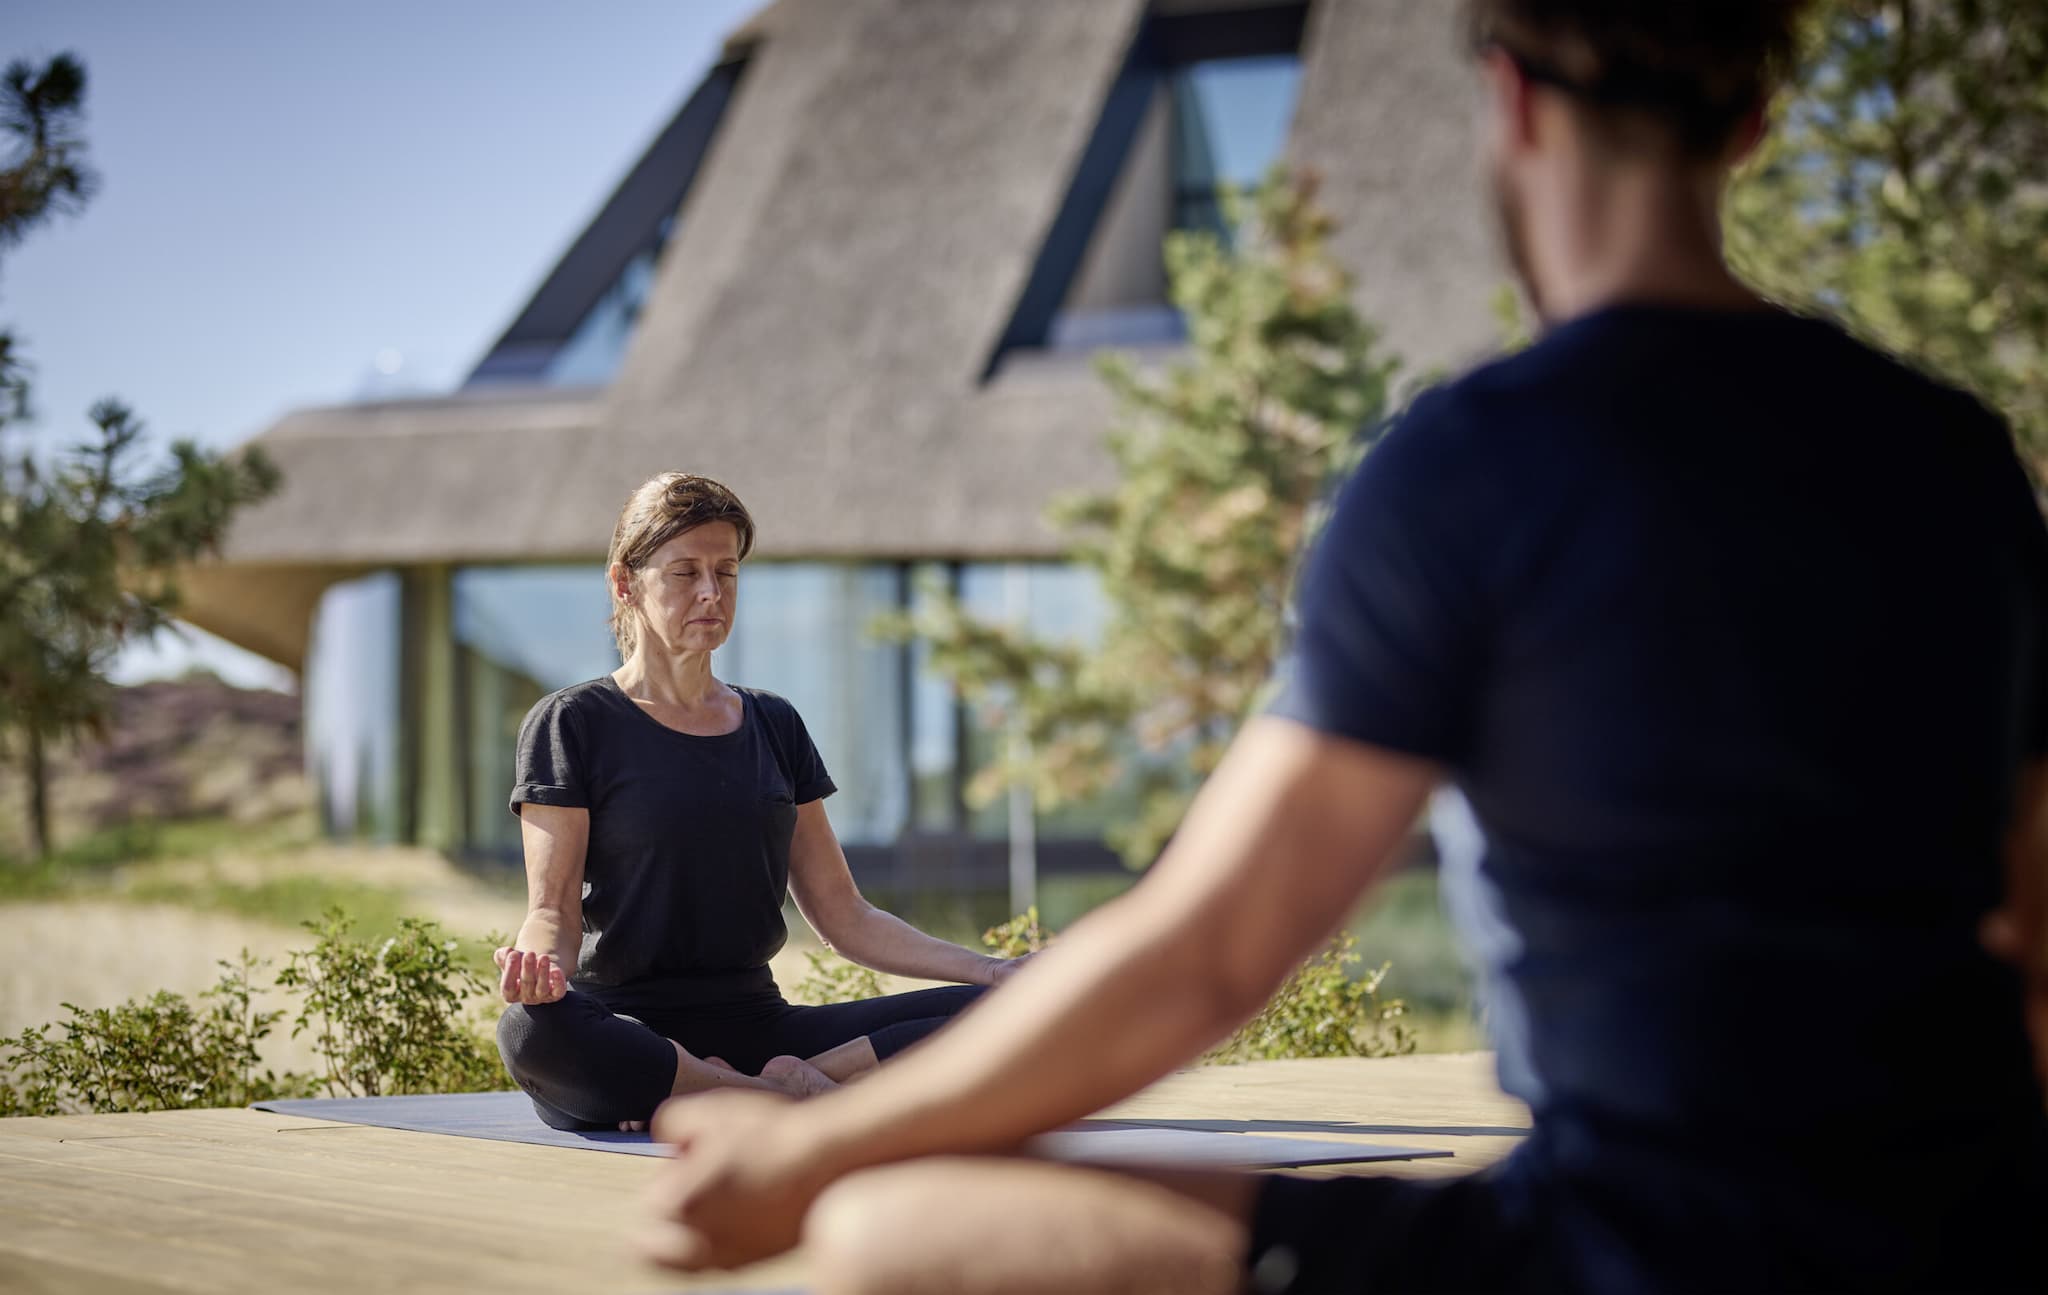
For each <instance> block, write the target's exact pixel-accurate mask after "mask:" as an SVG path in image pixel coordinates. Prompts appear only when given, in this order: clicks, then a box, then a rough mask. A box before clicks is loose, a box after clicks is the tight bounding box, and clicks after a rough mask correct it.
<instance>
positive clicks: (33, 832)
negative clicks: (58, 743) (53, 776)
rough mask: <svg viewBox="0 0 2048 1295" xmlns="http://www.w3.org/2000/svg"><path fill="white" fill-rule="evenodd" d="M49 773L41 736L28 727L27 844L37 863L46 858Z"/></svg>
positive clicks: (48, 830) (48, 851)
mask: <svg viewBox="0 0 2048 1295" xmlns="http://www.w3.org/2000/svg"><path fill="white" fill-rule="evenodd" d="M49 780H50V774H49V769H48V767H47V766H46V765H45V764H44V762H43V733H42V730H41V729H39V728H37V727H36V726H35V725H33V724H30V725H29V726H28V841H29V851H30V853H31V854H32V855H33V856H34V857H35V861H36V862H37V863H41V862H42V861H43V860H45V859H47V858H49V857H50V787H49Z"/></svg>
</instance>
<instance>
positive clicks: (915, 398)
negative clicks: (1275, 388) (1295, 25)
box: [194, 0, 1502, 643]
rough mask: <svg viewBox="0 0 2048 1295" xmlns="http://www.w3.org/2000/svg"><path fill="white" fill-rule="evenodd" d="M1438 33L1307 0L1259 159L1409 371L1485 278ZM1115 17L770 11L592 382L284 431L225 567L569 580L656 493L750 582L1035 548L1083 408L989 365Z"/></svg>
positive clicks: (1117, 26) (919, 0) (1052, 5)
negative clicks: (734, 552) (702, 528)
mask: <svg viewBox="0 0 2048 1295" xmlns="http://www.w3.org/2000/svg"><path fill="white" fill-rule="evenodd" d="M1199 7H1201V6H1199V5H1189V4H1181V5H1179V6H1178V8H1179V9H1181V10H1186V9H1188V8H1199ZM1454 8H1455V6H1451V5H1447V4H1433V3H1432V4H1416V3H1413V2H1412V0H1341V2H1337V0H1320V2H1319V3H1317V4H1316V5H1315V6H1314V8H1313V9H1312V10H1311V17H1310V21H1309V24H1308V29H1307V35H1306V39H1305V48H1304V50H1303V62H1304V76H1303V85H1302V98H1301V102H1300V105H1299V108H1298V110H1297V117H1296V125H1295V131H1294V136H1293V142H1292V145H1291V150H1292V152H1293V154H1294V156H1295V157H1296V158H1298V159H1299V160H1301V161H1304V162H1307V163H1310V164H1312V165H1314V166H1315V167H1316V168H1317V169H1318V170H1319V171H1320V172H1321V173H1322V175H1323V177H1324V195H1325V199H1326V201H1327V202H1328V203H1329V204H1330V205H1331V206H1332V207H1333V208H1334V209H1335V210H1336V211H1337V213H1338V214H1339V216H1340V218H1341V220H1342V222H1343V232H1342V237H1341V240H1340V242H1339V245H1338V250H1339V252H1340V254H1341V255H1342V256H1343V258H1344V259H1345V260H1346V261H1347V262H1348V263H1349V264H1350V265H1351V266H1352V267H1353V268H1354V269H1355V270H1356V271H1357V272H1358V275H1359V280H1360V282H1359V297H1360V301H1361V304H1362V305H1363V306H1364V308H1365V309H1366V310H1367V311H1368V312H1369V313H1370V315H1371V316H1372V317H1373V318H1374V319H1375V320H1377V321H1378V322H1380V323H1381V324H1382V325H1383V326H1384V328H1385V330H1386V332H1387V333H1388V336H1389V339H1390V341H1391V343H1392V344H1393V345H1394V346H1395V347H1396V348H1397V349H1400V350H1401V351H1403V352H1404V353H1406V354H1409V355H1410V356H1411V357H1413V358H1414V359H1415V360H1416V361H1418V362H1419V363H1420V364H1422V365H1429V364H1443V363H1448V362H1454V361H1456V360H1459V359H1462V358H1465V357H1467V356H1469V355H1470V354H1471V353H1472V352H1473V350H1474V348H1475V347H1477V346H1481V345H1484V344H1485V342H1486V341H1487V339H1488V338H1489V337H1490V336H1491V331H1492V325H1491V323H1490V320H1489V317H1488V315H1487V299H1488V296H1489V293H1490V292H1491V290H1492V286H1493V285H1494V284H1495V283H1497V282H1499V281H1500V280H1501V278H1502V271H1501V270H1500V269H1499V267H1498V266H1497V264H1496V261H1495V258H1494V253H1493V248H1492V244H1491V239H1490V235H1489V232H1488V230H1487V228H1486V225H1485V223H1484V221H1483V219H1482V216H1483V209H1482V208H1481V207H1480V205H1479V204H1478V202H1477V201H1476V196H1475V194H1476V185H1475V183H1474V177H1475V174H1476V172H1475V168H1474V165H1473V162H1472V159H1471V152H1470V149H1471V141H1470V138H1469V132H1470V129H1471V127H1470V121H1471V112H1470V108H1469V106H1468V102H1467V95H1468V93H1469V90H1468V86H1467V76H1466V73H1465V72H1464V70H1463V69H1462V67H1461V66H1460V64H1459V62H1458V60H1457V59H1456V57H1455V51H1454V45H1453V40H1452V33H1451V23H1450V21H1449V19H1450V14H1451V11H1452V10H1453V9H1454ZM1144 15H1145V4H1144V3H1143V0H776V3H774V4H773V5H771V6H768V7H767V8H765V9H764V10H763V11H761V13H759V14H757V15H756V17H755V18H754V19H752V20H750V21H749V23H748V24H747V26H746V27H744V28H743V29H742V30H741V31H740V32H737V33H735V35H734V37H733V40H732V44H731V45H729V47H728V48H729V51H740V52H743V53H744V54H745V57H746V59H747V63H746V72H745V76H744V78H743V79H742V80H741V81H740V82H739V83H738V88H737V90H736V91H735V92H734V95H733V99H732V102H731V106H730V107H729V108H728V109H727V110H726V112H725V116H724V119H723V121H722V122H721V123H720V124H719V126H718V131H717V134H716V136H715V138H714V140H713V142H712V144H711V147H710V152H709V154H708V155H706V156H705V157H704V159H703V162H702V165H701V167H700V169H699V171H698V174H697V177H696V180H695V182H694V184H692V186H691V187H690V190H689V193H688V196H687V197H686V198H685V199H684V202H683V206H682V209H681V212H680V217H679V222H678V228H677V230H676V233H675V235H674V237H673V239H672V241H671V242H670V244H669V245H668V247H667V250H666V251H665V252H664V253H663V256H662V260H661V268H660V271H659V274H658V277H657V279H656V282H655V284H654V287H653V290H652V293H651V296H650V298H649V300H648V302H647V305H646V307H645V310H644V312H643V315H642V317H641V320H640V323H639V325H638V327H637V331H636V334H635V337H634V340H633V343H632V347H631V350H630V352H629V353H628V355H627V357H626V360H625V363H624V366H623V368H622V370H621V371H620V373H619V375H618V377H617V379H616V380H615V381H614V382H613V384H612V385H611V386H610V387H609V388H608V389H606V390H604V391H602V392H582V393H576V392H569V393H564V392H561V391H558V390H557V391H543V390H526V389H503V390H494V391H491V392H489V393H488V394H462V395H457V396H454V397H450V398H448V399H445V400H430V401H414V402H401V403H396V404H382V405H372V406H352V407H346V408H341V409H329V410H316V411H309V412H304V413H299V414H294V415H292V416H291V417H289V418H287V419H285V420H284V421H283V422H282V423H280V424H279V425H278V426H277V427H275V428H274V429H272V430H271V431H269V432H267V433H265V434H264V435H263V436H261V437H259V438H258V441H259V443H260V444H262V445H263V446H264V447H265V449H266V450H267V451H269V452H270V453H271V454H272V455H274V456H275V457H276V458H277V459H278V460H279V462H280V464H281V465H282V466H283V468H284V469H285V472H286V474H287V485H286V488H285V490H284V493H283V494H282V495H281V496H280V497H279V498H277V499H275V500H273V501H271V502H268V503H266V504H264V505H263V506H261V507H259V508H255V509H251V510H249V511H248V512H247V513H246V514H245V515H244V516H242V517H241V518H240V519H238V521H237V523H236V525H235V527H234V530H233V532H232V534H231V536H230V538H229V540H228V543H227V546H226V551H225V557H226V559H227V561H228V562H229V563H231V564H236V565H248V566H251V567H255V566H263V565H267V566H271V567H282V566H286V565H290V566H298V565H304V564H320V563H327V564H332V565H333V567H334V568H335V569H336V570H337V571H339V570H341V569H342V568H344V567H348V568H356V569H360V568H361V567H363V566H366V565H371V564H392V563H426V562H476V561H532V560H539V559H547V558H570V557H575V558H591V557H595V556H597V555H600V554H601V553H602V551H603V548H604V545H605V542H606V540H607V539H608V537H609V533H610V527H611V524H612V521H613V519H614V517H615V515H616V510H617V508H618V506H619V504H620V503H621V501H622V500H623V499H624V497H625V495H626V494H627V492H628V491H629V490H630V489H631V488H632V486H633V485H635V484H636V483H638V482H639V481H641V480H643V479H645V478H646V477H647V476H649V475H651V474H652V473H654V472H657V471H660V470H663V469H667V468H672V467H683V468H688V469H690V470H692V471H701V472H705V473H708V474H710V475H713V476H716V477H719V478H720V479H722V480H724V481H726V482H727V483H728V484H730V485H731V486H733V487H734V489H736V490H737V491H738V492H739V493H740V494H741V496H742V497H743V498H745V499H746V500H747V501H748V504H749V506H750V507H751V508H752V509H753V510H754V512H755V514H756V516H757V518H758V520H759V522H760V524H761V538H760V552H761V553H762V554H763V555H764V556H783V557H795V556H820V557H853V556H874V557H886V556H953V557H967V556H1020V557H1021V556H1036V555H1049V554H1050V553H1051V552H1052V551H1053V546H1054V537H1053V536H1052V535H1051V533H1050V532H1049V531H1048V529H1047V528H1046V526H1045V525H1044V522H1043V520H1042V518H1043V512H1044V508H1045V504H1046V502H1047V500H1048V499H1049V498H1050V497H1051V496H1053V495H1054V494H1056V493H1058V492H1060V491H1063V490H1068V489H1072V488H1075V487H1079V486H1086V485H1090V484H1095V483H1099V482H1100V481H1102V480H1103V479H1104V475H1105V470H1106V460H1105V456H1104V454H1103V452H1102V450H1101V448H1100V438H1101V434H1102V432H1103V430H1104V429H1105V427H1106V423H1107V415H1108V401H1107V397H1106V395H1105V393H1104V392H1103V391H1102V390H1101V388H1100V384H1099V382H1098V381H1097V380H1096V379H1095V378H1094V376H1093V374H1092V372H1091V371H1090V369H1089V367H1088V365H1087V364H1086V362H1085V360H1084V359H1082V358H1081V357H1078V356H1071V355H1054V354H1048V355H1044V356H1040V357H1030V356H1017V357H1014V359H1013V361H1006V362H1005V363H1004V364H1003V365H1001V366H1000V367H998V368H997V369H996V371H995V373H994V375H993V377H990V376H988V375H989V372H990V359H991V356H992V355H994V354H995V352H996V348H997V347H998V344H999V342H1000V341H1001V339H1002V338H1003V336H1004V330H1005V328H1006V326H1007V325H1008V324H1009V322H1010V319H1011V315H1012V313H1013V311H1014V310H1015V309H1016V306H1017V302H1018V297H1019V294H1020V292H1022V290H1023V288H1024V285H1025V284H1026V281H1027V280H1028V279H1029V278H1030V276H1031V274H1032V271H1033V267H1034V265H1035V264H1036V263H1037V259H1038V256H1039V253H1040V250H1041V248H1042V247H1043V246H1044V245H1045V242H1046V238H1047V234H1048V230H1049V229H1050V228H1051V227H1052V225H1053V222H1054V220H1055V217H1056V216H1057V215H1058V214H1059V213H1060V210H1061V207H1062V203H1063V202H1065V201H1066V200H1067V195H1068V190H1069V186H1070V183H1071V182H1072V181H1073V178H1074V176H1075V173H1076V168H1077V165H1078V164H1079V162H1080V160H1081V158H1082V155H1083V153H1084V150H1086V149H1087V148H1088V147H1089V144H1090V140H1091V136H1092V135H1093V134H1094V133H1095V131H1096V127H1097V123H1098V120H1100V119H1101V117H1102V113H1103V106H1104V102H1105V100H1106V98H1107V97H1108V96H1109V93H1110V90H1111V88H1112V86H1113V85H1114V84H1116V83H1117V78H1118V75H1119V72H1120V70H1121V69H1122V68H1123V66H1124V62H1125V59H1126V55H1127V52H1128V49H1129V47H1130V45H1131V42H1132V39H1133V36H1134V34H1135V33H1136V31H1137V29H1138V27H1139V24H1140V23H1141V21H1142V20H1143V18H1144ZM194 611H195V613H198V614H195V615H194V619H195V620H198V621H199V622H200V623H201V624H206V623H207V620H206V616H205V612H206V609H205V608H204V607H197V606H195V608H194ZM216 619H217V620H218V619H222V618H216ZM278 628H279V629H280V630H281V629H282V627H278ZM277 637H278V635H277V634H275V633H272V634H267V635H266V639H267V640H268V641H270V642H273V643H274V642H275V640H276V638H277Z"/></svg>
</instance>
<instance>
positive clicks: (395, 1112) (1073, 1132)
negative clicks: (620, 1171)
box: [256, 1092, 1451, 1169]
mask: <svg viewBox="0 0 2048 1295" xmlns="http://www.w3.org/2000/svg"><path fill="white" fill-rule="evenodd" d="M256 1109H257V1110H259V1111H270V1112H272V1113H274V1114H277V1115H300V1116H304V1117H306V1118H307V1119H314V1120H331V1121H333V1122H335V1123H337V1124H368V1125H374V1126H376V1127H377V1128H384V1129H406V1130H410V1131H412V1132H415V1133H447V1134H452V1135H454V1136H456V1137H461V1138H487V1139H490V1140H491V1141H494V1142H526V1143H531V1144H533V1145H535V1146H542V1147H580V1148H582V1149H584V1150H587V1151H618V1152H624V1153H625V1154H627V1155H636V1156H658V1155H663V1154H666V1149H665V1148H664V1147H662V1146H660V1145H658V1144H656V1143H655V1142H654V1141H653V1140H652V1139H651V1138H649V1137H648V1136H647V1135H646V1134H645V1133H620V1132H618V1131H617V1130H616V1129H612V1130H598V1129H593V1130H590V1131H588V1132H578V1133H570V1132H564V1131H562V1130H560V1129H551V1128H549V1127H548V1126H547V1125H545V1124H543V1123H541V1122H540V1117H539V1116H537V1115H535V1114H534V1113H533V1103H532V1102H530V1101H528V1100H527V1098H526V1094H524V1093H519V1092H510V1093H448V1094H440V1095H431V1096H422V1097H318V1098H299V1099H293V1100H289V1101H276V1102H258V1103H257V1104H256ZM1031 1146H1032V1150H1033V1151H1035V1152H1036V1153H1038V1154H1040V1155H1043V1156H1045V1157H1046V1158H1048V1159H1051V1160H1061V1161H1067V1162H1069V1163H1075V1164H1101V1165H1132V1164H1142V1165H1164V1166H1185V1167H1205V1168H1218V1169H1287V1168H1295V1167H1299V1166H1302V1165H1342V1164H1359V1163H1364V1162H1367V1161H1373V1160H1423V1159H1428V1158H1432V1157H1436V1156H1448V1155H1450V1154H1451V1153H1450V1152H1448V1151H1424V1150H1421V1149H1419V1148H1416V1147H1396V1146H1387V1145H1384V1144H1381V1143H1368V1142H1338V1141H1335V1140H1333V1139H1327V1138H1324V1139H1311V1138H1282V1137H1266V1136H1261V1135H1258V1134H1249V1133H1214V1132H1208V1131H1205V1130H1201V1129H1180V1128H1174V1127H1172V1125H1171V1123H1170V1122H1164V1121H1146V1122H1144V1123H1142V1124H1140V1123H1128V1124H1127V1123H1120V1122H1117V1121H1114V1120H1087V1121H1084V1122H1083V1123H1081V1124H1079V1125H1077V1126H1075V1127H1073V1128H1071V1129H1062V1130H1060V1131H1059V1132H1057V1133H1049V1134H1046V1135H1045V1136H1044V1137H1042V1138H1037V1139H1035V1140H1033V1142H1032V1144H1031Z"/></svg>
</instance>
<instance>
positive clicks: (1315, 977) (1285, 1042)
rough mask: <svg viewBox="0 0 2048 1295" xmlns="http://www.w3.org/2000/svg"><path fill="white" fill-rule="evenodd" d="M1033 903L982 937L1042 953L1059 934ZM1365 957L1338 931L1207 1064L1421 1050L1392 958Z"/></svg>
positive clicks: (993, 945)
mask: <svg viewBox="0 0 2048 1295" xmlns="http://www.w3.org/2000/svg"><path fill="white" fill-rule="evenodd" d="M1057 938H1058V936H1057V933H1056V932H1054V931H1051V930H1048V929H1047V928H1046V927H1045V926H1043V925H1042V924H1041V923H1040V922H1039V920H1038V909H1037V908H1035V907H1034V908H1029V909H1026V910H1025V911H1024V912H1023V913H1021V914H1019V915H1018V916H1016V917H1013V918H1011V919H1010V920H1009V921H1007V922H1004V923H1003V924H1002V925H1001V926H995V927H990V928H989V929H988V930H987V931H984V932H983V933H982V936H981V942H982V943H983V944H985V945H987V946H988V948H989V950H990V951H991V952H993V953H995V954H997V955H999V956H1001V957H1005V958H1015V957H1020V956H1022V955H1023V954H1026V953H1036V952H1037V951H1038V950H1040V949H1043V948H1045V947H1047V946H1048V945H1050V944H1052V943H1053V941H1054V940H1055V939H1057ZM1363 960H1364V959H1363V958H1361V957H1360V955H1359V953H1358V939H1357V937H1356V936H1354V935H1352V934H1351V932H1349V931H1340V932H1338V934H1337V936H1336V938H1334V939H1333V940H1331V941H1330V943H1329V945H1328V946H1327V947H1325V948H1324V949H1323V950H1322V951H1321V952H1320V953H1317V954H1316V955H1315V956H1314V957H1312V958H1310V959H1309V960H1308V961H1307V962H1305V963H1303V964H1302V965H1301V967H1300V968H1299V969H1297V970H1296V971H1295V973H1294V974H1293V975H1291V976H1289V977H1288V978H1287V980H1286V983H1284V984H1282V985H1281V986H1280V988H1279V990H1278V991H1277V992H1276V993H1275V994H1274V995H1273V997H1272V999H1271V1000H1270V1001H1268V1002H1267V1004H1266V1006H1265V1007H1264V1008H1262V1009H1261V1010H1260V1011H1259V1014H1258V1015H1257V1016H1254V1017H1253V1018H1252V1019H1251V1020H1249V1021H1246V1022H1245V1023H1244V1026H1243V1028H1241V1029H1239V1030H1238V1032H1237V1033H1236V1034H1233V1035H1231V1036H1230V1038H1228V1039H1226V1040H1224V1041H1223V1042H1222V1043H1220V1044H1218V1045H1217V1046H1216V1047H1214V1048H1212V1049H1211V1050H1210V1051H1209V1052H1208V1053H1207V1054H1206V1055H1204V1056H1203V1057H1202V1062H1203V1064H1205V1065H1232V1064H1235V1063H1237V1062H1240V1061H1279V1060H1284V1059H1286V1058H1289V1057H1394V1056H1402V1055H1404V1054H1406V1053H1410V1052H1413V1051H1415V1032H1414V1031H1413V1030H1412V1029H1411V1028H1409V1025H1408V1022H1407V1021H1406V1019H1405V1018H1406V1016H1407V1014H1408V1005H1407V1004H1406V1003H1404V1002H1402V1001H1401V1000H1400V999H1398V998H1382V997H1381V996H1380V986H1381V985H1382V984H1383V983H1384V982H1385V981H1386V978H1387V972H1388V971H1389V970H1391V968H1392V965H1393V964H1391V963H1384V962H1383V963H1381V964H1380V965H1379V967H1378V968H1377V969H1375V970H1373V971H1371V972H1368V973H1367V974H1365V975H1363V976H1355V975H1353V974H1352V968H1353V967H1355V966H1357V965H1358V964H1359V963H1360V962H1362V961H1363Z"/></svg>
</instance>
